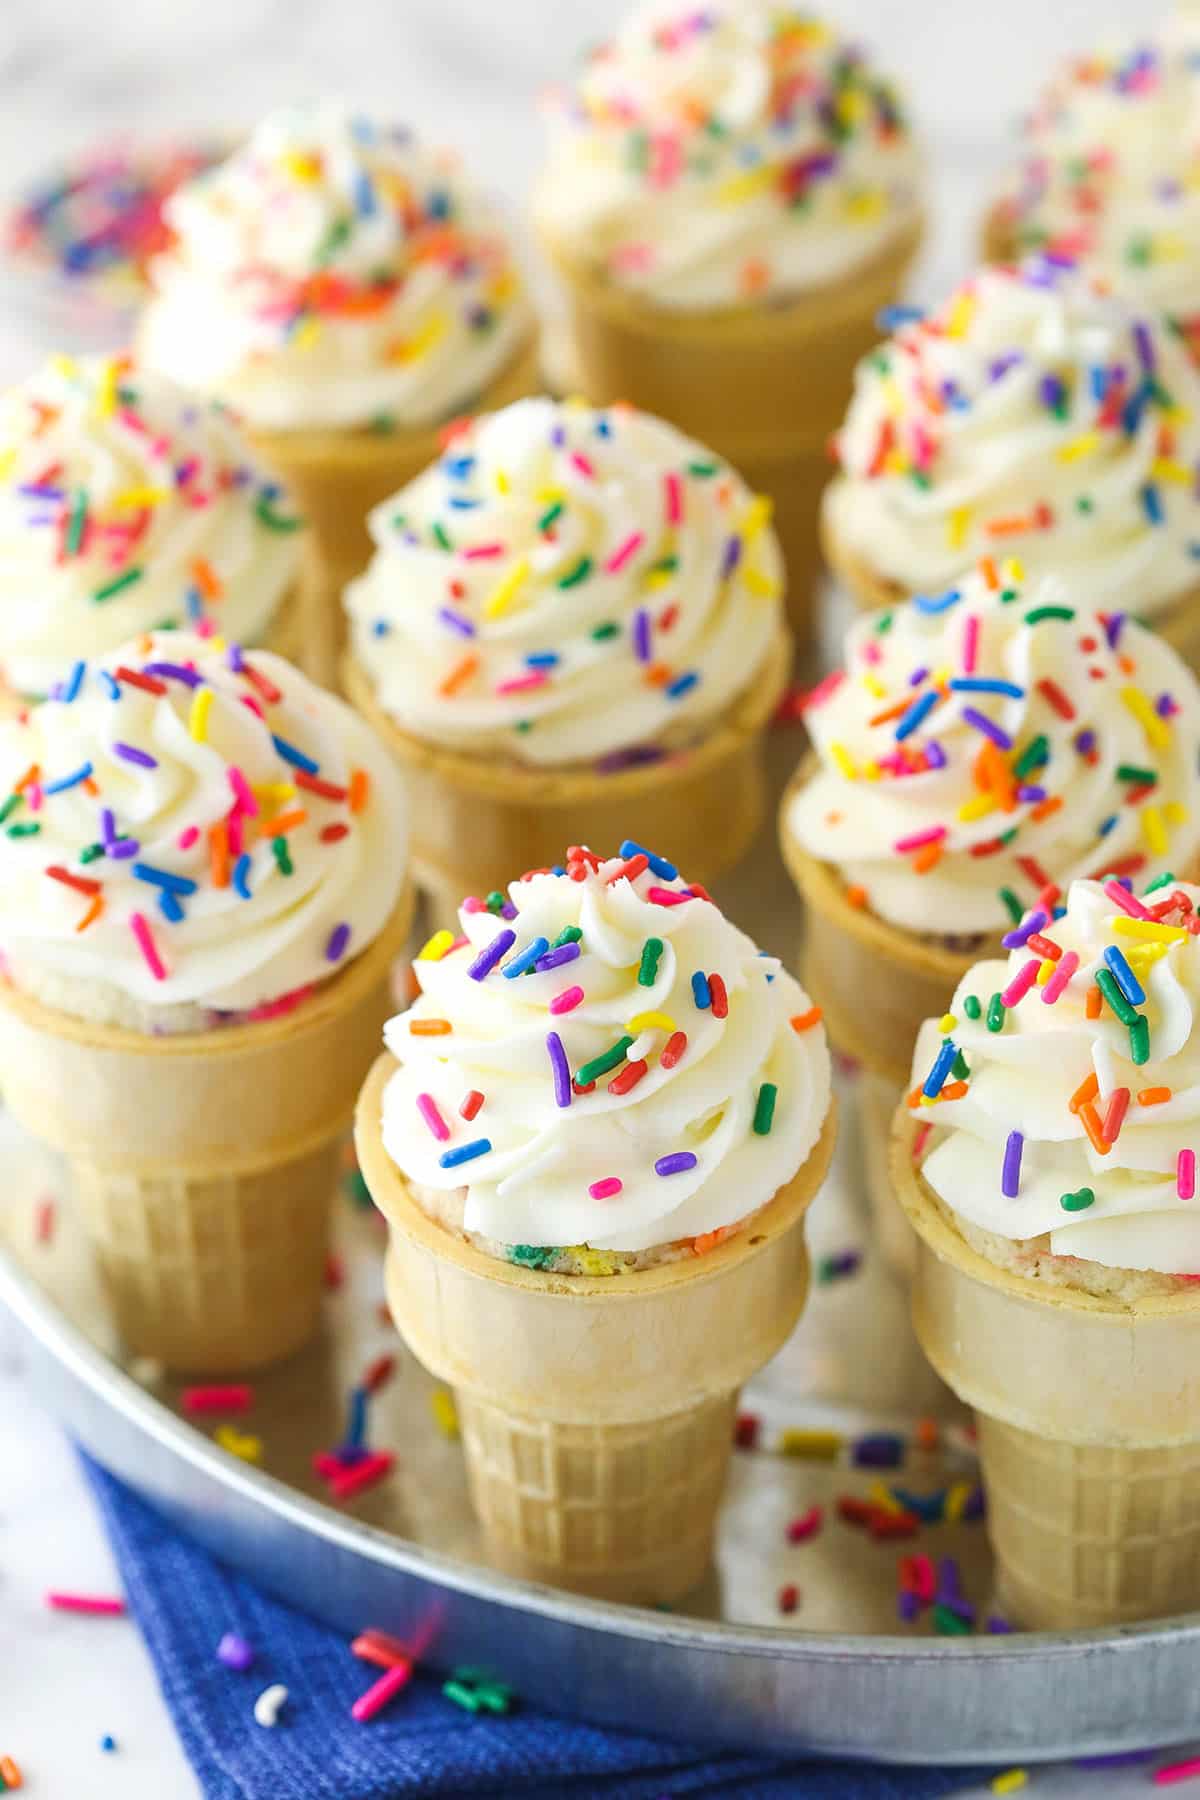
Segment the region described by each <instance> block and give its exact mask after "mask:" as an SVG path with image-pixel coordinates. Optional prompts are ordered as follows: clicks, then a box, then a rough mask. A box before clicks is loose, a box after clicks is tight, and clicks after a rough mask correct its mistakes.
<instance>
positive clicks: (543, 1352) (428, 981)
mask: <svg viewBox="0 0 1200 1800" xmlns="http://www.w3.org/2000/svg"><path fill="white" fill-rule="evenodd" d="M508 894H509V897H508V899H507V900H506V901H505V902H504V904H503V906H502V907H501V908H500V911H499V913H498V914H493V913H491V912H489V911H488V910H487V909H482V908H478V907H472V906H470V905H466V906H464V907H463V908H462V910H461V912H460V915H459V929H458V932H457V934H456V933H455V932H454V931H452V930H449V929H447V930H444V931H442V932H439V933H438V934H437V936H436V937H435V938H433V939H432V940H431V941H430V943H429V944H428V945H427V946H426V948H425V950H424V951H423V952H422V954H421V956H420V957H419V958H418V960H417V962H416V964H415V965H414V967H415V971H416V976H417V981H418V985H419V987H420V996H419V998H418V999H417V1001H416V1003H415V1005H414V1006H413V1007H412V1009H411V1010H410V1011H409V1012H407V1013H404V1014H402V1015H401V1016H400V1017H398V1018H396V1019H394V1020H393V1021H392V1022H391V1023H390V1024H389V1026H388V1028H387V1032H386V1040H387V1044H388V1047H389V1050H390V1051H391V1053H392V1054H391V1056H389V1057H387V1058H384V1059H382V1060H381V1063H380V1065H379V1067H378V1068H377V1070H376V1071H375V1073H374V1074H373V1076H372V1080H371V1083H370V1084H369V1085H368V1088H367V1090H366V1093H365V1094H364V1098H363V1102H362V1105H361V1106H360V1110H359V1122H358V1138H359V1152H360V1161H361V1162H362V1166H363V1169H364V1173H365V1175H366V1178H367V1181H368V1184H369V1185H370V1187H371V1191H372V1193H373V1195H374V1197H375V1200H376V1202H377V1204H378V1205H379V1206H380V1208H381V1209H382V1211H383V1212H384V1214H385V1215H386V1217H387V1219H388V1222H389V1225H390V1227H391V1232H392V1250H391V1256H390V1260H389V1276H388V1286H389V1298H390V1300H391V1304H392V1308H393V1311H394V1314H395V1317H396V1320H397V1323H398V1325H399V1327H400V1329H401V1331H402V1332H403V1333H404V1334H405V1336H406V1337H407V1338H408V1340H409V1343H410V1346H411V1347H412V1348H413V1350H414V1351H415V1353H416V1354H417V1355H418V1356H419V1357H420V1358H421V1360H422V1361H424V1362H425V1363H426V1364H427V1365H428V1366H429V1367H430V1368H431V1369H433V1370H434V1372H435V1373H437V1374H438V1375H440V1376H441V1377H442V1378H443V1379H446V1380H449V1381H450V1382H451V1383H452V1384H453V1385H454V1387H455V1389H456V1391H457V1395H458V1400H459V1409H460V1418H461V1419H462V1422H463V1433H464V1441H465V1445H466V1451H467V1458H468V1469H469V1473H470V1476H471V1480H472V1488H473V1493H474V1496H475V1500H476V1504H477V1507H478V1510H479V1511H480V1514H481V1517H482V1520H483V1523H484V1526H485V1530H486V1532H487V1535H488V1539H489V1543H490V1544H491V1546H492V1549H493V1551H494V1553H495V1554H496V1555H497V1556H499V1557H500V1559H501V1560H502V1561H503V1562H504V1563H505V1564H506V1565H507V1566H510V1567H515V1568H518V1569H520V1570H521V1571H522V1572H524V1573H529V1574H540V1575H541V1576H542V1577H543V1578H545V1579H551V1580H556V1581H560V1582H563V1583H565V1584H567V1585H571V1586H579V1587H582V1588H584V1589H586V1590H587V1591H591V1592H604V1593H609V1594H612V1595H613V1596H614V1597H620V1598H627V1599H634V1598H640V1599H647V1598H659V1599H667V1598H669V1597H671V1596H675V1597H677V1596H678V1594H679V1593H681V1592H683V1591H685V1590H686V1588H687V1587H689V1586H690V1585H692V1584H693V1583H694V1582H695V1581H696V1580H697V1579H699V1576H700V1574H701V1573H702V1572H703V1568H704V1566H705V1564H706V1562H707V1558H708V1555H709V1551H710V1547H711V1538H712V1530H713V1522H714V1514H715V1508H716V1505H717V1501H718V1499H719V1496H720V1490H721V1485H722V1481H723V1478H724V1471H725V1467H726V1462H727V1458H728V1452H729V1446H730V1436H731V1426H732V1408H733V1401H734V1396H735V1395H736V1391H737V1389H738V1387H739V1385H740V1384H741V1382H742V1381H743V1380H745V1379H746V1377H747V1376H748V1375H749V1373H750V1372H751V1371H752V1370H753V1369H754V1368H756V1367H758V1366H760V1364H761V1363H762V1362H763V1361H765V1360H766V1359H767V1357H768V1356H769V1355H770V1354H772V1351H773V1349H774V1348H775V1347H777V1346H778V1344H780V1343H781V1342H782V1341H783V1339H784V1338H785V1337H786V1336H787V1334H788V1332H789V1331H790V1330H791V1328H792V1326H793V1324H794V1323H795V1320H796V1319H797V1317H798V1316H799V1313H800V1310H801V1307H802V1306H803V1302H804V1295H805V1290H806V1286H807V1259H806V1257H805V1254H804V1247H803V1232H802V1219H803V1213H804V1209H805V1207H806V1206H807V1204H808V1202H809V1200H810V1199H811V1197H812V1195H813V1193H814V1192H815V1190H816V1187H817V1186H818V1184H819V1182H820V1179H821V1176H822V1175H823V1173H824V1170H825V1167H826V1165H827V1161H828V1156H829V1152H830V1149H831V1145H832V1131H833V1127H832V1117H831V1111H830V1108H831V1099H830V1073H829V1057H828V1052H827V1050H826V1047H825V1041H824V1034H823V1032H822V1031H821V1029H820V1025H819V1023H818V1021H817V1019H816V1015H815V1013H814V1011H813V1008H812V1007H811V1005H810V1003H809V1001H808V999H807V996H806V995H805V994H804V993H803V992H802V990H801V989H800V988H799V986H798V985H797V983H796V982H795V981H793V979H792V978H791V977H790V976H789V975H787V974H786V973H784V971H783V970H782V969H781V968H780V967H779V964H778V963H777V962H776V961H775V960H774V959H773V958H771V957H768V956H765V955H763V954H762V953H760V952H759V951H758V950H757V949H756V947H755V946H754V945H753V944H752V943H751V942H750V940H749V939H748V938H746V937H745V936H743V934H742V933H741V932H739V931H737V930H736V929H735V928H734V927H733V926H732V925H731V924H730V923H729V922H728V921H727V920H726V919H724V918H723V917H722V915H721V914H720V913H719V912H718V910H717V908H716V907H715V906H714V905H713V903H712V902H711V901H710V900H709V899H708V897H707V896H706V895H705V894H704V892H703V890H699V889H697V888H695V887H694V886H693V885H690V884H688V883H687V882H686V881H685V880H684V879H683V878H682V877H681V876H680V875H678V874H677V872H676V870H675V868H674V866H673V865H672V864H671V863H669V862H666V861H665V860H664V859H663V858H662V857H660V856H658V855H656V854H654V853H652V852H649V851H646V850H644V849H641V848H639V847H638V846H637V845H636V844H633V843H625V844H623V845H622V846H621V852H620V855H619V856H616V857H612V858H609V859H604V860H602V859H601V858H600V857H599V856H596V855H594V854H593V853H592V852H591V851H589V850H586V849H583V848H576V849H574V850H572V851H571V852H569V853H568V858H567V862H566V864H565V866H563V867H560V868H558V869H556V870H551V871H547V872H543V873H538V874H533V875H529V876H526V877H525V878H524V879H522V880H520V881H516V882H513V883H512V884H511V885H510V887H509V890H508Z"/></svg>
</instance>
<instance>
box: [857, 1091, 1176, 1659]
mask: <svg viewBox="0 0 1200 1800" xmlns="http://www.w3.org/2000/svg"><path fill="white" fill-rule="evenodd" d="M914 1132H915V1124H914V1121H913V1119H912V1117H911V1115H910V1114H909V1113H908V1111H907V1109H906V1108H902V1109H901V1110H900V1112H899V1113H898V1114H897V1117H896V1123H895V1126H894V1130H893V1138H892V1178H893V1180H894V1182H895V1184H896V1192H897V1194H898V1196H899V1198H900V1201H901V1203H902V1205H903V1206H904V1209H905V1211H906V1213H907V1214H908V1217H909V1219H910V1220H911V1222H912V1224H913V1226H914V1228H915V1230H916V1232H917V1237H918V1251H917V1271H916V1277H915V1281H914V1285H913V1324H914V1327H915V1329H916V1333H917V1337H918V1339H919V1340H920V1343H921V1348H922V1349H923V1350H924V1352H925V1354H926V1356H927V1357H928V1358H929V1360H930V1362H931V1363H932V1364H933V1366H934V1368H935V1369H936V1370H937V1372H938V1374H939V1375H940V1376H941V1377H942V1378H943V1380H944V1381H946V1382H947V1383H948V1385H949V1386H950V1387H951V1388H953V1390H954V1392H955V1393H956V1394H957V1395H958V1396H959V1398H960V1399H962V1400H964V1401H966V1402H967V1403H968V1404H969V1405H970V1406H973V1407H974V1408H975V1410H976V1412H977V1415H978V1421H979V1448H980V1457H981V1460H982V1465H983V1474H984V1480H985V1483H986V1487H987V1501H988V1530H989V1533H990V1535H991V1539H992V1547H993V1550H994V1551H995V1556H996V1564H997V1579H998V1600H999V1604H1000V1605H1001V1607H1002V1608H1003V1609H1005V1610H1006V1611H1007V1612H1008V1613H1009V1615H1010V1616H1011V1617H1012V1618H1013V1619H1014V1620H1015V1621H1016V1622H1018V1623H1020V1624H1022V1625H1026V1626H1028V1627H1031V1628H1035V1629H1039V1630H1068V1629H1073V1628H1075V1627H1077V1626H1085V1625H1105V1624H1110V1625H1111V1624H1121V1623H1126V1622H1128V1621H1131V1620H1135V1619H1151V1618H1159V1617H1162V1616H1163V1615H1165V1614H1168V1613H1180V1612H1189V1611H1192V1610H1194V1609H1195V1608H1197V1607H1200V1294H1197V1292H1196V1290H1195V1289H1194V1288H1188V1289H1186V1290H1184V1291H1183V1292H1181V1293H1178V1294H1172V1295H1169V1296H1163V1297H1154V1298H1149V1299H1140V1300H1134V1301H1125V1302H1122V1301H1120V1300H1117V1299H1111V1298H1107V1299H1098V1298H1095V1297H1093V1296H1092V1295H1090V1294H1086V1293H1084V1292H1083V1291H1082V1290H1080V1289H1074V1288H1063V1287H1050V1286H1047V1285H1045V1284H1044V1283H1039V1282H1037V1281H1032V1280H1029V1279H1027V1278H1025V1277H1023V1276H1019V1275H1014V1274H1012V1273H1010V1272H1009V1271H1008V1270H1005V1269H1001V1268H999V1267H998V1266H996V1265H995V1264H993V1263H990V1262H988V1261H987V1260H986V1258H984V1257H982V1256H980V1255H978V1254H977V1253H976V1252H975V1251H974V1250H972V1249H971V1247H970V1245H969V1244H968V1243H967V1242H966V1240H965V1239H964V1238H963V1237H962V1236H961V1235H960V1233H959V1232H957V1231H956V1230H955V1229H954V1226H953V1225H952V1223H951V1222H950V1220H949V1219H948V1218H947V1216H946V1214H945V1212H944V1211H943V1210H942V1209H941V1208H940V1207H939V1205H938V1204H937V1202H936V1199H935V1197H934V1195H933V1192H932V1190H931V1189H930V1188H929V1186H928V1184H927V1183H926V1182H925V1181H924V1180H923V1179H922V1177H921V1175H920V1173H919V1171H918V1170H917V1169H916V1168H915V1166H914V1162H913V1144H914V1141H915V1140H914Z"/></svg>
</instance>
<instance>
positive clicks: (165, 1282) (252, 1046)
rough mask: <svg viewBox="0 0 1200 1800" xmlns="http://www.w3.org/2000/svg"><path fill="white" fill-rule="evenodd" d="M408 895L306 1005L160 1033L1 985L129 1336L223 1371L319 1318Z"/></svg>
mask: <svg viewBox="0 0 1200 1800" xmlns="http://www.w3.org/2000/svg"><path fill="white" fill-rule="evenodd" d="M410 916H411V901H410V900H409V899H407V898H406V899H405V900H404V901H403V902H402V903H401V905H400V906H399V907H398V909H397V911H396V913H395V914H394V915H393V918H392V920H391V922H390V924H389V925H388V926H387V927H386V928H385V929H384V931H383V932H382V933H381V934H380V936H379V937H378V938H377V939H376V940H375V942H374V943H373V944H371V945H370V946H369V947H368V948H367V949H366V950H364V951H363V953H362V955H361V956H358V957H356V958H355V960H354V961H353V962H352V963H350V964H348V965H347V967H346V968H345V969H344V970H343V972H342V973H341V974H339V975H337V976H335V977H334V978H333V979H332V980H331V981H329V982H328V983H326V984H325V985H324V986H323V987H322V988H321V989H320V991H319V992H318V993H316V994H314V995H313V996H312V997H311V998H310V999H308V1000H307V1001H305V1002H304V1003H303V1004H302V1005H301V1006H300V1007H299V1008H297V1009H296V1010H295V1011H294V1012H291V1013H288V1014H285V1015H282V1016H279V1017H276V1018H273V1019H267V1020H261V1021H257V1022H252V1023H249V1024H244V1025H232V1026H229V1027H227V1028H226V1029H223V1030H222V1029H218V1030H215V1031H210V1032H204V1033H195V1034H187V1035H180V1036H176V1037H151V1036H148V1035H144V1034H141V1033H137V1032H133V1031H129V1030H125V1029H122V1028H120V1027H116V1026H111V1025H98V1024H94V1023H92V1022H90V1021H88V1020H85V1019H78V1018H75V1017H73V1016H72V1015H70V1014H68V1013H63V1012H58V1011H55V1010H52V1009H51V1008H49V1007H46V1006H44V1005H42V1003H41V1002H40V1001H38V1000H35V999H33V998H31V997H30V996H29V995H26V994H22V993H20V992H19V991H18V990H16V989H14V988H11V987H4V988H0V1079H2V1081H3V1088H4V1099H5V1104H6V1105H7V1106H8V1107H9V1108H10V1109H11V1110H12V1112H13V1114H14V1115H15V1117H16V1118H17V1119H18V1121H19V1122H20V1123H21V1124H22V1125H23V1126H24V1127H25V1128H26V1130H28V1131H30V1132H31V1133H32V1134H33V1135H34V1136H36V1137H38V1138H40V1139H42V1141H43V1142H45V1143H47V1144H49V1145H51V1146H52V1147H53V1148H54V1149H56V1150H59V1151H61V1152H62V1153H63V1154H64V1155H65V1156H66V1157H67V1158H68V1160H69V1162H70V1164H71V1168H72V1172H73V1175H74V1182H75V1189H76V1193H77V1197H78V1204H79V1208H80V1211H81V1214H82V1217H83V1220H84V1224H85V1226H86V1227H87V1230H88V1232H89V1234H90V1235H91V1237H92V1239H93V1242H94V1245H95V1249H96V1254H97V1259H98V1263H99V1268H100V1273H101V1275H102V1277H103V1280H104V1282H105V1285H106V1287H107V1289H108V1293H109V1296H110V1299H111V1302H112V1306H113V1311H114V1316H115V1319H116V1323H117V1326H118V1329H119V1330H120V1332H121V1335H122V1337H123V1338H124V1340H125V1343H126V1345H127V1347H128V1348H129V1349H130V1350H131V1351H133V1352H134V1353H135V1354H136V1355H139V1356H149V1357H154V1358H156V1359H157V1360H159V1361H161V1362H162V1363H164V1364H165V1365H166V1366H167V1367H168V1368H172V1369H180V1370H197V1371H207V1372H209V1373H213V1374H216V1373H224V1372H227V1371H230V1370H234V1369H250V1368H256V1367H260V1366H262V1365H264V1364H266V1363H270V1362H274V1361H276V1360H277V1359H278V1358H280V1357H283V1356H286V1355H288V1354H290V1352H291V1351H293V1350H296V1349H299V1347H300V1346H301V1345H302V1344H303V1343H304V1342H305V1341H306V1339H307V1338H308V1337H310V1336H311V1334H312V1332H313V1330H314V1329H315V1326H316V1322H317V1314H318V1308H319V1304H320V1297H321V1285H322V1274H323V1268H324V1254H325V1234H326V1226H327V1222H328V1215H329V1209H330V1204H331V1201H332V1198H333V1194H334V1191H335V1189H336V1183H337V1166H338V1149H339V1140H340V1138H341V1136H342V1133H343V1132H344V1131H345V1129H346V1127H347V1126H348V1124H349V1122H350V1119H351V1116H352V1113H353V1108H354V1099H355V1094H356V1090H357V1088H358V1084H359V1082H360V1081H361V1079H362V1077H363V1074H364V1073H365V1071H366V1070H367V1068H368V1067H369V1066H370V1062H371V1059H372V1057H373V1056H374V1054H375V1052H376V1050H377V1049H378V1046H379V1041H380V1034H381V1032H382V1029H383V1024H384V1021H385V1020H386V1019H387V1017H388V1015H389V1013H390V1011H391V1010H392V1002H391V996H390V985H389V978H390V971H391V965H392V962H393V959H394V958H395V957H396V956H397V955H399V953H400V951H401V949H402V947H403V944H404V941H405V938H406V936H407V932H408V924H409V919H410Z"/></svg>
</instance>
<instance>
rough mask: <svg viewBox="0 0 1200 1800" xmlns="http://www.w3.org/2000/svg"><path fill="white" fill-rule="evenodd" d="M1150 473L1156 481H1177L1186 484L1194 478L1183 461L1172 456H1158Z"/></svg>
mask: <svg viewBox="0 0 1200 1800" xmlns="http://www.w3.org/2000/svg"><path fill="white" fill-rule="evenodd" d="M1150 473H1151V475H1153V477H1154V479H1155V480H1156V481H1177V482H1180V483H1181V484H1182V485H1184V486H1186V485H1187V483H1188V482H1190V481H1191V479H1192V472H1191V470H1190V469H1185V468H1184V466H1183V464H1182V463H1181V462H1176V461H1175V460H1174V458H1173V457H1170V456H1158V457H1155V459H1154V461H1153V462H1152V463H1151V465H1150Z"/></svg>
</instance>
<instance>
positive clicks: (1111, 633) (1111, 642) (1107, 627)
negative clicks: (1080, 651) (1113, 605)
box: [1104, 612, 1125, 650]
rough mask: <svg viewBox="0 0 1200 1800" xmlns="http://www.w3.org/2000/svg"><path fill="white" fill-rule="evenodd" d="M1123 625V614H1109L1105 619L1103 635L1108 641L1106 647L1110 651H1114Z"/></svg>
mask: <svg viewBox="0 0 1200 1800" xmlns="http://www.w3.org/2000/svg"><path fill="white" fill-rule="evenodd" d="M1124 623H1125V614H1124V613H1123V612H1118V613H1109V615H1108V617H1107V618H1106V619H1105V621H1104V635H1105V637H1106V638H1107V639H1108V647H1109V649H1110V650H1115V649H1116V647H1117V639H1118V638H1119V637H1120V635H1121V628H1122V626H1123V625H1124Z"/></svg>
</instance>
